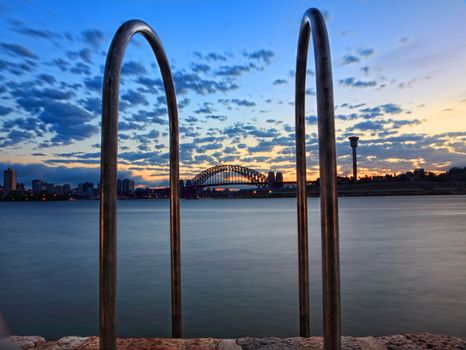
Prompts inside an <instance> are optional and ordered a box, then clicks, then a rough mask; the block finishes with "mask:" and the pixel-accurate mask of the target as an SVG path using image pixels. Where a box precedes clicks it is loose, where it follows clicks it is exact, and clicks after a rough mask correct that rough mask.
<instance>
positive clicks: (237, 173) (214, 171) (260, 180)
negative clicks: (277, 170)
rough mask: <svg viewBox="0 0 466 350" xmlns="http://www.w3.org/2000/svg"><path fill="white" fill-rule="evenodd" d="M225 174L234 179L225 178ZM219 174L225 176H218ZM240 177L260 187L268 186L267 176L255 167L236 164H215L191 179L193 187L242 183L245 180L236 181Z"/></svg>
mask: <svg viewBox="0 0 466 350" xmlns="http://www.w3.org/2000/svg"><path fill="white" fill-rule="evenodd" d="M225 174H226V175H227V179H228V178H230V179H232V180H225V176H224V175H225ZM217 175H223V176H218V177H216V176H217ZM239 177H241V178H245V179H247V180H248V181H249V182H250V183H251V184H254V185H256V186H257V187H259V188H265V187H266V186H267V176H265V175H264V174H261V173H260V172H258V171H256V170H254V169H250V168H247V167H244V166H241V165H235V164H222V165H216V166H213V167H211V168H209V169H206V170H204V171H202V172H200V173H199V174H197V175H196V176H195V177H193V178H192V179H191V187H206V186H218V185H232V184H241V183H243V182H244V181H242V182H239V181H235V179H239Z"/></svg>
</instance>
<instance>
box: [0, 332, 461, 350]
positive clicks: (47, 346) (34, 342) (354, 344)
mask: <svg viewBox="0 0 466 350" xmlns="http://www.w3.org/2000/svg"><path fill="white" fill-rule="evenodd" d="M117 348H118V349H121V350H139V349H141V350H320V349H322V337H311V338H275V337H265V338H239V339H215V338H199V339H162V338H124V339H122V338H119V339H118V340H117ZM20 349H24V350H30V349H34V350H98V349H99V339H98V338H97V337H64V338H61V339H59V340H57V341H47V340H45V339H44V338H42V337H39V336H12V337H9V338H3V339H0V350H20ZM342 349H344V350H353V349H354V350H398V349H403V350H404V349H406V350H424V349H425V350H427V349H434V350H466V340H465V339H461V338H456V337H450V336H445V335H435V334H431V333H413V334H399V335H390V336H383V337H359V338H357V337H343V339H342Z"/></svg>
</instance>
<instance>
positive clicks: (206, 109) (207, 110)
mask: <svg viewBox="0 0 466 350" xmlns="http://www.w3.org/2000/svg"><path fill="white" fill-rule="evenodd" d="M214 111H215V110H214V109H213V108H212V104H211V103H209V102H204V103H203V104H202V106H201V107H199V108H198V109H196V110H195V111H194V113H203V114H212V113H214Z"/></svg>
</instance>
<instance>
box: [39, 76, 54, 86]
mask: <svg viewBox="0 0 466 350" xmlns="http://www.w3.org/2000/svg"><path fill="white" fill-rule="evenodd" d="M37 79H39V80H40V81H43V82H45V83H47V84H50V85H52V84H54V83H55V82H56V81H57V80H56V79H55V77H54V76H52V75H50V74H39V75H38V76H37Z"/></svg>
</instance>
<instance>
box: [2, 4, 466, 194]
mask: <svg viewBox="0 0 466 350" xmlns="http://www.w3.org/2000/svg"><path fill="white" fill-rule="evenodd" d="M310 6H314V7H317V8H319V9H321V11H322V12H323V13H324V15H325V18H326V20H327V25H328V30H329V36H330V41H331V49H332V60H333V67H334V85H335V105H336V115H337V121H336V124H337V129H338V131H337V138H338V147H337V149H338V156H339V158H338V166H339V173H340V174H342V175H345V174H349V173H350V167H351V160H350V153H351V149H350V147H349V143H348V141H347V137H348V136H350V135H353V134H355V135H358V136H360V138H361V141H360V148H359V149H358V151H359V154H360V157H359V166H360V169H361V171H362V173H363V174H364V173H366V174H379V173H387V172H391V173H392V172H404V171H406V170H410V169H413V168H414V167H424V168H426V170H429V171H443V170H446V169H448V168H450V167H452V166H465V165H466V160H465V159H466V157H465V155H466V146H465V141H466V118H464V114H465V112H466V85H465V84H464V82H463V80H464V79H463V77H464V76H466V65H465V64H464V62H466V60H465V59H466V40H465V39H464V38H466V21H464V18H466V5H465V3H464V1H460V0H457V1H455V0H448V1H426V0H424V1H409V2H407V1H356V0H351V1H350V0H348V1H313V2H309V1H293V2H282V1H132V2H130V1H112V2H110V1H107V2H105V1H79V2H69V1H14V2H6V1H3V2H0V38H1V39H0V123H1V124H0V125H1V128H0V163H1V165H2V166H3V167H6V166H7V165H13V166H14V167H15V168H16V169H17V171H18V180H19V181H23V182H25V184H26V185H27V186H30V181H31V180H32V178H43V179H45V180H49V181H51V182H56V183H62V182H70V183H72V184H76V183H77V182H79V181H84V180H87V179H90V180H92V181H97V179H98V173H99V169H98V165H99V161H100V159H99V150H100V149H99V142H100V127H99V122H100V103H101V102H100V94H101V92H100V90H101V79H102V72H103V65H104V62H105V55H106V51H107V49H108V47H109V44H110V41H111V38H112V36H113V34H114V32H115V31H116V29H117V28H118V27H119V26H120V25H121V24H122V23H123V22H124V21H126V20H129V19H134V18H137V19H142V20H145V21H146V22H148V23H149V24H150V25H151V26H152V27H153V28H154V29H155V31H156V32H157V34H158V35H159V37H160V38H161V40H162V42H163V44H164V46H165V49H166V52H167V55H168V58H169V60H170V63H171V66H172V71H173V74H174V80H175V86H176V89H177V94H178V101H179V104H180V106H179V107H180V126H181V135H180V136H181V144H182V145H181V159H182V165H181V173H182V178H185V179H187V178H190V177H192V176H194V175H195V174H196V173H197V172H199V171H200V170H202V169H205V168H207V167H210V166H213V165H215V164H218V163H220V162H226V163H238V164H242V165H245V166H249V167H251V168H254V169H257V170H259V171H262V172H266V171H268V170H276V171H277V170H280V171H283V172H284V173H285V177H286V178H289V179H292V178H293V177H294V167H295V163H294V156H295V155H294V101H293V99H294V97H293V96H294V66H295V59H296V42H297V36H298V30H299V24H300V20H301V16H302V14H303V13H304V11H305V10H306V9H307V8H309V7H310ZM313 64H314V63H313V60H312V56H311V59H310V60H309V70H310V71H309V74H308V80H307V81H308V88H309V89H308V96H307V110H306V115H307V116H308V151H309V154H308V159H309V161H308V173H309V178H311V179H312V178H315V177H316V176H317V170H318V167H317V144H316V134H315V132H316V125H315V96H314V94H313V93H314V86H315V82H314V79H315V77H314V76H313V69H314V67H313ZM122 80H123V84H122V87H121V107H120V108H121V113H120V143H119V145H120V157H119V168H120V169H121V172H122V176H132V177H134V178H135V179H136V181H137V182H139V183H143V184H148V185H158V184H164V183H166V178H167V170H168V169H167V161H168V154H167V151H168V150H167V147H166V145H167V134H166V131H167V115H166V106H165V102H164V97H163V91H162V90H161V89H160V75H159V72H158V68H157V66H156V65H155V61H154V59H153V55H152V53H151V51H150V49H149V47H148V45H147V44H146V43H145V42H144V41H143V39H142V38H134V40H133V42H132V43H131V44H130V45H129V47H128V50H127V55H126V57H125V61H124V65H123V71H122Z"/></svg>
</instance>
